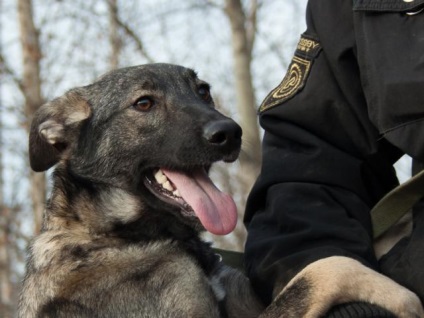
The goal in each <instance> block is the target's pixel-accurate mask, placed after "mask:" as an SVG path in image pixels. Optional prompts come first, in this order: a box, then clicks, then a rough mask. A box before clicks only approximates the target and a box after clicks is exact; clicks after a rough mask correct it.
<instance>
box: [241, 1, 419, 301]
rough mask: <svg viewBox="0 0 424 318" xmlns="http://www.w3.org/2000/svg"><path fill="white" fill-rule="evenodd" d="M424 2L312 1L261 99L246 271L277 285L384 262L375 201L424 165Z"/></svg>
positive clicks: (265, 293)
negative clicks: (401, 167) (377, 244)
mask: <svg viewBox="0 0 424 318" xmlns="http://www.w3.org/2000/svg"><path fill="white" fill-rule="evenodd" d="M423 7H424V0H415V1H412V2H404V1H403V0H357V1H352V0H310V1H309V4H308V7H307V14H306V19H307V30H306V32H305V33H304V34H303V35H302V37H301V40H300V42H299V45H298V47H297V49H296V52H295V54H294V58H293V61H292V63H291V64H290V66H289V70H288V71H287V74H286V76H285V77H284V79H283V81H282V83H281V84H280V85H279V86H278V87H277V88H276V89H274V90H273V91H272V92H271V93H270V94H269V95H268V96H267V97H266V98H265V101H264V102H263V104H262V106H261V107H260V123H261V125H262V127H263V128H264V129H265V136H264V140H263V166H262V170H261V174H260V176H259V178H258V180H257V182H256V184H255V185H254V187H253V190H252V192H251V194H250V196H249V199H248V204H247V210H246V214H245V223H246V227H247V229H248V239H247V243H246V249H245V261H246V265H247V272H248V275H249V277H250V279H251V281H252V283H253V285H254V287H255V288H256V290H257V291H258V293H259V294H260V296H261V298H262V299H263V300H264V301H265V302H266V303H269V302H270V301H271V300H272V297H273V292H275V293H278V292H279V291H280V290H281V288H282V287H283V286H284V285H285V284H286V283H287V282H288V281H289V280H290V279H291V278H293V277H294V276H295V275H296V274H297V273H298V272H299V271H300V270H301V269H302V268H303V267H305V266H306V265H308V264H309V263H311V262H314V261H316V260H318V259H321V258H324V257H328V256H333V255H344V256H349V257H353V258H355V259H358V260H359V261H361V262H362V263H364V264H365V265H367V266H370V267H372V268H375V269H377V270H378V263H377V261H376V259H375V256H374V252H373V248H372V230H371V223H370V215H369V211H370V209H371V208H372V207H373V206H374V205H375V203H376V202H377V201H378V200H379V199H380V198H381V197H382V196H383V195H384V194H386V193H387V192H388V191H390V190H391V189H392V188H393V187H395V186H396V185H397V184H398V181H397V178H396V174H395V171H394V169H393V163H395V162H396V161H397V160H398V159H399V158H400V157H401V156H402V155H403V154H404V153H407V154H409V155H411V156H412V157H414V158H416V159H420V160H422V161H424V127H423V125H424V121H423V119H424V13H421V14H416V15H409V14H407V12H416V11H419V10H420V9H422V8H423Z"/></svg>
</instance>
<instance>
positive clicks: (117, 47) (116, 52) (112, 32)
mask: <svg viewBox="0 0 424 318" xmlns="http://www.w3.org/2000/svg"><path fill="white" fill-rule="evenodd" d="M108 10H109V43H110V48H111V54H110V62H109V63H110V68H111V69H116V68H118V67H119V56H120V53H121V48H122V40H121V38H120V36H119V27H120V25H119V18H118V6H117V0H108Z"/></svg>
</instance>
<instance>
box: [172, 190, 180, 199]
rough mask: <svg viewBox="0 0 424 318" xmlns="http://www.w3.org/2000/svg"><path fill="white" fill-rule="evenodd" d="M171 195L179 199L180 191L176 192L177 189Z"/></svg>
mask: <svg viewBox="0 0 424 318" xmlns="http://www.w3.org/2000/svg"><path fill="white" fill-rule="evenodd" d="M172 194H173V195H174V196H176V197H180V198H181V194H180V191H178V189H177V190H175V191H174V192H172Z"/></svg>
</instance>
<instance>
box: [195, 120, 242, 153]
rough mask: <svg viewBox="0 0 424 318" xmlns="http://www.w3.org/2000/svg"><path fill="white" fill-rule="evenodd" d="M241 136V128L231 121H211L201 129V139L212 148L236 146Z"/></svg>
mask: <svg viewBox="0 0 424 318" xmlns="http://www.w3.org/2000/svg"><path fill="white" fill-rule="evenodd" d="M241 135H242V130H241V127H240V126H239V125H238V124H237V123H235V122H234V121H232V120H231V119H224V120H218V121H212V122H210V123H208V124H207V125H206V126H205V127H204V128H203V137H204V138H205V139H206V140H207V141H208V142H209V144H212V145H214V146H222V147H223V146H231V145H238V144H240V142H241Z"/></svg>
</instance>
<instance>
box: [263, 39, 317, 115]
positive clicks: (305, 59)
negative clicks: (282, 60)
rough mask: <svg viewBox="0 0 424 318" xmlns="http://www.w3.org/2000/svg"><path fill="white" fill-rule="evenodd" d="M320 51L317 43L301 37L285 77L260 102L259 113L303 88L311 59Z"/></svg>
mask: <svg viewBox="0 0 424 318" xmlns="http://www.w3.org/2000/svg"><path fill="white" fill-rule="evenodd" d="M320 51H321V45H320V43H319V42H318V41H316V40H314V39H311V38H308V37H307V36H305V35H302V37H301V38H300V41H299V43H298V45H297V48H296V52H295V55H294V57H293V59H292V61H291V63H290V65H289V68H288V70H287V73H286V75H285V76H284V78H283V80H282V81H281V83H280V84H279V85H278V86H277V87H276V88H275V89H274V90H272V91H271V93H269V94H268V96H267V97H266V98H265V100H264V101H263V102H262V105H261V106H260V108H259V112H263V111H265V110H267V109H269V108H271V107H274V106H276V105H278V104H281V103H283V102H284V101H286V100H288V99H289V98H291V97H293V96H294V95H295V94H296V93H297V92H299V91H300V90H301V89H302V88H303V87H304V86H305V83H306V79H307V78H308V75H309V71H310V69H311V66H312V62H313V59H314V58H315V57H316V56H318V54H319V52H320Z"/></svg>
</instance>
